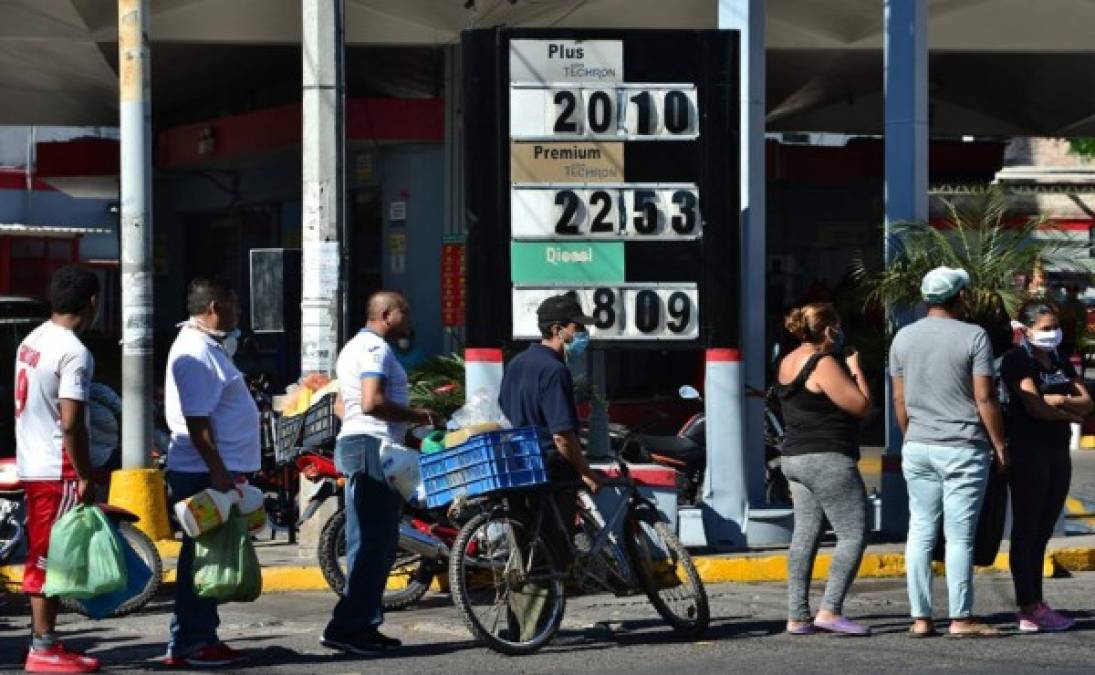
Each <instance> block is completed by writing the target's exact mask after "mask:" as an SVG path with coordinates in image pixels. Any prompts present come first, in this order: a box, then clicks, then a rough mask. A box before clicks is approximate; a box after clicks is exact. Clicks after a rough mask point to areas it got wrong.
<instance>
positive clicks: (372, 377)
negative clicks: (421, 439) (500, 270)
mask: <svg viewBox="0 0 1095 675" xmlns="http://www.w3.org/2000/svg"><path fill="white" fill-rule="evenodd" d="M368 313H369V317H368V323H366V325H365V328H363V329H361V331H360V332H359V333H358V334H357V336H356V337H354V338H353V339H352V340H350V342H349V343H347V344H346V346H345V347H344V348H343V349H342V352H340V353H339V355H338V366H337V371H338V383H339V393H340V395H341V396H342V401H343V405H344V406H345V414H344V415H343V418H342V429H341V431H340V432H339V435H338V441H337V443H336V445H335V465H336V466H337V467H338V470H339V472H340V473H341V474H343V475H344V476H346V494H345V500H346V566H347V568H348V571H347V574H346V587H345V589H344V590H343V593H342V597H341V598H340V599H339V601H338V604H336V605H335V609H334V612H333V613H332V616H331V621H330V622H329V623H328V624H327V628H326V629H325V630H324V631H323V635H322V637H320V643H321V644H322V645H324V646H325V647H329V648H331V649H338V650H340V651H344V652H349V653H352V654H362V655H364V654H373V653H376V652H380V651H383V650H386V649H393V648H396V647H399V646H400V642H399V640H396V639H394V638H390V637H387V636H386V635H383V634H381V633H380V631H379V630H377V628H378V627H379V626H380V624H381V622H383V620H384V616H383V613H382V610H381V600H382V598H383V596H384V586H385V585H386V583H387V581H388V574H389V573H391V570H392V564H393V563H394V562H395V554H396V550H397V546H398V543H399V520H400V518H401V516H402V513H403V500H402V498H401V497H400V496H399V494H398V493H396V492H395V491H394V490H392V489H391V488H390V487H389V486H388V484H387V483H386V482H385V480H384V474H383V472H382V471H381V470H380V448H381V446H382V445H383V444H384V443H393V442H394V443H402V442H403V440H404V437H405V435H406V429H407V424H408V423H417V424H422V425H431V426H441V425H442V424H443V423H444V419H443V418H442V417H441V416H440V415H438V414H437V413H436V412H434V411H432V410H426V409H423V408H411V407H410V406H409V404H410V395H409V392H408V389H407V373H406V372H405V371H404V370H403V366H401V365H400V364H399V361H398V360H397V359H396V357H395V354H394V352H393V351H392V348H391V345H390V343H391V342H394V341H396V340H398V339H399V338H400V337H402V336H404V335H406V334H407V332H408V331H409V329H410V313H411V310H410V307H408V306H407V301H406V300H405V299H404V298H403V296H402V295H400V294H398V293H393V292H391V291H381V292H379V293H376V294H374V295H373V296H372V297H370V298H369V307H368Z"/></svg>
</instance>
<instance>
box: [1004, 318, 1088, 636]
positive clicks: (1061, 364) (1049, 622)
mask: <svg viewBox="0 0 1095 675" xmlns="http://www.w3.org/2000/svg"><path fill="white" fill-rule="evenodd" d="M1019 321H1020V322H1021V323H1022V324H1023V329H1022V330H1023V339H1022V341H1021V343H1020V344H1019V345H1017V346H1016V347H1014V348H1012V349H1011V350H1010V351H1009V352H1008V353H1007V354H1005V355H1004V359H1003V361H1002V363H1001V365H1000V375H1001V378H1002V379H1003V380H1004V383H1005V384H1006V385H1007V389H1008V394H1009V401H1008V407H1007V415H1006V426H1007V435H1008V447H1009V448H1011V454H1012V463H1011V471H1010V474H1009V476H1008V483H1009V485H1010V487H1011V508H1012V519H1013V525H1012V532H1011V576H1012V579H1013V580H1014V582H1015V600H1016V603H1017V604H1018V605H1019V614H1018V621H1019V630H1021V631H1023V632H1030V633H1037V632H1043V631H1046V632H1055V631H1063V630H1068V629H1069V628H1072V626H1073V625H1074V624H1075V621H1074V620H1072V619H1070V618H1069V617H1067V616H1064V615H1063V614H1060V613H1059V612H1055V611H1053V610H1052V609H1050V608H1049V605H1047V604H1046V603H1045V601H1044V598H1043V596H1042V560H1043V558H1044V557H1045V553H1046V544H1047V543H1048V542H1049V538H1050V536H1052V534H1053V527H1054V525H1055V524H1056V522H1057V516H1058V515H1059V514H1060V513H1061V509H1062V508H1063V507H1064V505H1065V498H1066V497H1068V488H1069V483H1070V482H1071V480H1072V462H1071V460H1070V458H1069V451H1068V444H1069V437H1070V429H1069V425H1070V424H1071V423H1073V422H1079V421H1081V420H1082V418H1083V416H1085V415H1089V414H1090V413H1091V412H1092V409H1093V407H1095V406H1093V404H1092V401H1091V396H1090V395H1089V394H1088V392H1087V389H1086V388H1085V387H1084V383H1083V379H1082V378H1080V377H1079V376H1078V375H1077V374H1076V371H1075V370H1074V369H1073V368H1072V365H1071V364H1070V363H1069V362H1068V360H1067V359H1064V358H1061V356H1060V354H1059V353H1058V347H1059V346H1060V344H1061V338H1062V331H1061V325H1060V320H1059V318H1058V314H1057V309H1056V307H1054V306H1053V305H1052V304H1050V303H1048V302H1047V301H1045V300H1031V301H1030V302H1027V303H1026V304H1025V305H1023V306H1022V307H1021V308H1020V309H1019Z"/></svg>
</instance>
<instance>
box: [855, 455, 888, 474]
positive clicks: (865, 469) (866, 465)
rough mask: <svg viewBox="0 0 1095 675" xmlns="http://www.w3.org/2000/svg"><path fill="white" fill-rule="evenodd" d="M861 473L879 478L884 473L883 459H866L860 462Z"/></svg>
mask: <svg viewBox="0 0 1095 675" xmlns="http://www.w3.org/2000/svg"><path fill="white" fill-rule="evenodd" d="M859 473H863V474H867V475H868V476H877V475H879V474H881V473H882V458H881V457H864V458H862V459H860V460H859Z"/></svg>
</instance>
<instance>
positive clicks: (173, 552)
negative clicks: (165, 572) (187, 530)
mask: <svg viewBox="0 0 1095 675" xmlns="http://www.w3.org/2000/svg"><path fill="white" fill-rule="evenodd" d="M152 543H153V544H154V545H155V546H156V550H157V551H159V552H160V557H161V558H178V557H179V551H181V550H182V542H181V541H179V540H177V539H161V540H159V541H154V542H152Z"/></svg>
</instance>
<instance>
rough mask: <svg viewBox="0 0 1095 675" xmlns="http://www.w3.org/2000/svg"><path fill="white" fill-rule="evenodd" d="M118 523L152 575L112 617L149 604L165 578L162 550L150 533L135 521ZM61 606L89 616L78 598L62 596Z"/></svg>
mask: <svg viewBox="0 0 1095 675" xmlns="http://www.w3.org/2000/svg"><path fill="white" fill-rule="evenodd" d="M117 525H118V534H120V535H122V537H124V538H125V540H126V542H128V543H129V545H130V546H132V547H133V550H134V551H135V552H136V553H137V555H138V556H139V557H140V558H141V560H143V561H144V563H145V564H146V565H148V569H150V570H152V576H151V577H149V579H148V583H147V584H145V586H144V588H142V589H141V592H140V593H138V594H137V595H135V596H134V597H132V598H130V599H129V600H126V601H125V602H124V603H122V604H121V606H119V607H118V609H116V610H114V612H113V613H111V614H110V617H111V618H115V617H119V616H125V615H127V614H132V613H133V612H136V611H137V610H139V609H141V608H142V607H144V606H145V605H147V604H148V601H149V600H151V599H152V596H153V595H155V594H156V591H157V590H159V588H160V583H161V581H162V580H163V560H162V559H161V558H160V552H159V551H158V550H156V545H155V544H153V543H152V540H151V539H149V537H148V535H147V534H145V533H144V532H141V531H140V530H138V529H137V527H136V526H135V525H133V523H130V522H127V521H124V520H122V521H119V522H118V523H117ZM61 607H63V608H64V609H65V610H66V611H69V612H75V613H77V614H81V615H83V616H87V614H86V613H85V610H84V606H83V605H82V604H80V602H79V601H78V600H71V599H68V598H61Z"/></svg>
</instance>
